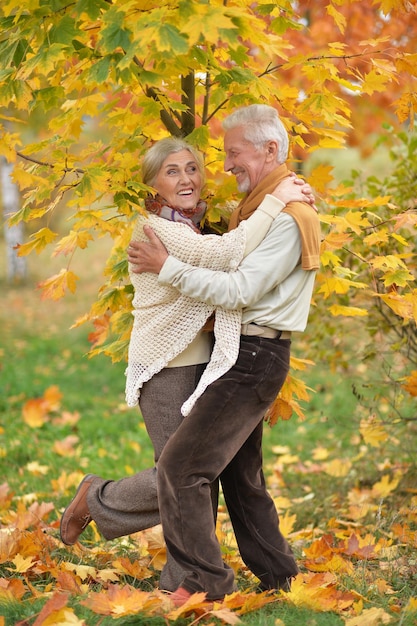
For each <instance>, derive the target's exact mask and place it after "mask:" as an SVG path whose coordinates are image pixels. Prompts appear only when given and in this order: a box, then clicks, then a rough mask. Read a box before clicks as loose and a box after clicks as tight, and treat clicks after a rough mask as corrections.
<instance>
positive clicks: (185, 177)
mask: <svg viewBox="0 0 417 626" xmlns="http://www.w3.org/2000/svg"><path fill="white" fill-rule="evenodd" d="M190 180H191V177H190V175H189V173H188V172H186V171H185V170H184V171H183V172H180V181H181V182H182V183H189V182H190Z"/></svg>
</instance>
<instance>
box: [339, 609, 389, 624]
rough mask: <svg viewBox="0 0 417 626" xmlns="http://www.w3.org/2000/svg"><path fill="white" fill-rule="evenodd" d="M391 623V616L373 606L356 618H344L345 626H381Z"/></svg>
mask: <svg viewBox="0 0 417 626" xmlns="http://www.w3.org/2000/svg"><path fill="white" fill-rule="evenodd" d="M391 622H392V618H391V615H389V614H388V613H387V612H386V611H384V609H381V608H377V607H376V606H374V607H372V608H371V609H365V610H364V611H363V612H362V613H361V614H360V615H357V616H356V617H348V618H346V619H345V626H381V624H389V623H391Z"/></svg>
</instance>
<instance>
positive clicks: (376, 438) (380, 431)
mask: <svg viewBox="0 0 417 626" xmlns="http://www.w3.org/2000/svg"><path fill="white" fill-rule="evenodd" d="M359 432H360V434H361V435H362V437H363V440H364V442H365V443H366V444H369V445H371V446H373V447H374V448H379V447H380V446H381V444H382V443H384V441H386V440H387V439H388V433H387V431H386V430H385V428H384V426H383V424H382V422H381V421H380V420H379V419H378V418H377V417H376V416H375V415H371V416H370V417H369V418H366V419H362V420H361V422H360V425H359Z"/></svg>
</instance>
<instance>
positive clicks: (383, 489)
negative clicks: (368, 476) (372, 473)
mask: <svg viewBox="0 0 417 626" xmlns="http://www.w3.org/2000/svg"><path fill="white" fill-rule="evenodd" d="M399 482H400V477H399V476H397V477H394V478H393V479H392V480H390V477H389V476H387V475H385V476H383V477H382V478H381V480H380V481H379V482H377V483H375V484H374V486H373V487H372V495H373V496H375V497H377V498H386V497H387V496H388V495H389V494H390V493H391V492H392V491H394V490H395V489H396V488H397V487H398V483H399Z"/></svg>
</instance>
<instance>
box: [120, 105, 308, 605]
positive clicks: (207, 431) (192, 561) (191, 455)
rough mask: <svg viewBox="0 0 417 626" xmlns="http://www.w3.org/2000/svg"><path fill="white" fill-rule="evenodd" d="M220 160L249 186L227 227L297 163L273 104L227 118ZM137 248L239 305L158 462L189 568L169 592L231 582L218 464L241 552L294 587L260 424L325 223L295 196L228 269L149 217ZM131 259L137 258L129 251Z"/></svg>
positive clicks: (169, 531)
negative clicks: (199, 258) (218, 364)
mask: <svg viewBox="0 0 417 626" xmlns="http://www.w3.org/2000/svg"><path fill="white" fill-rule="evenodd" d="M223 126H224V130H225V137H224V147H225V153H226V160H225V165H224V167H225V170H226V171H230V172H231V173H232V174H234V175H235V176H236V181H237V184H238V189H239V191H241V192H244V193H245V194H246V195H245V197H244V198H243V200H242V201H241V203H240V205H239V206H238V208H237V209H236V211H235V212H234V213H233V214H232V217H231V222H230V227H231V228H233V227H235V226H236V225H237V224H238V223H239V222H240V221H241V220H242V219H246V218H247V217H248V216H249V215H251V214H252V212H253V211H255V210H256V208H257V207H258V206H259V204H260V202H262V200H263V199H264V197H265V195H266V194H269V193H270V192H271V191H272V190H273V189H274V188H275V187H276V185H277V184H278V183H279V181H280V180H282V179H284V178H285V177H286V176H288V175H289V174H290V172H289V170H288V169H287V166H286V164H285V162H286V160H287V154H288V136H287V133H286V131H285V128H284V126H283V125H282V122H281V121H280V119H279V117H278V115H277V112H276V111H275V109H273V108H272V107H269V106H267V105H252V106H249V107H245V108H242V109H239V110H237V111H235V112H234V113H232V114H231V115H230V116H229V117H228V118H226V120H225V121H224V124H223ZM144 230H145V232H146V234H147V235H148V238H149V243H142V244H140V247H139V249H138V251H137V253H135V263H136V266H137V271H139V272H153V273H156V274H158V275H159V276H158V280H159V282H160V283H161V284H166V285H171V286H172V287H174V288H176V289H178V290H179V291H180V292H181V293H182V294H184V295H186V296H190V297H192V298H194V299H196V300H199V301H203V302H207V303H210V304H212V305H214V306H216V307H223V308H225V309H239V308H241V309H242V329H241V339H240V350H239V356H238V358H237V361H236V363H235V364H234V365H233V366H232V367H231V369H229V371H228V372H227V373H226V374H224V375H223V376H221V377H220V378H218V379H217V380H215V381H214V382H212V383H211V384H210V385H209V386H208V387H207V389H206V390H205V392H204V393H203V395H202V396H201V397H200V398H199V399H198V400H197V402H196V403H195V404H194V406H193V408H192V409H191V411H190V412H189V414H188V415H187V417H186V419H184V420H183V422H182V424H181V426H180V427H179V428H178V430H177V431H176V433H175V434H174V435H173V436H172V437H171V439H170V440H169V441H168V443H167V445H166V446H165V448H164V451H163V452H162V455H161V457H160V459H159V463H158V500H159V507H160V516H161V521H162V526H163V530H164V536H165V540H166V543H167V546H168V548H169V550H170V552H171V554H172V555H173V556H174V558H175V560H176V561H177V562H178V563H179V564H180V565H181V567H182V568H183V569H184V570H185V571H187V572H188V574H187V575H186V577H185V578H184V580H183V582H182V584H181V586H180V587H179V588H178V589H177V591H176V592H174V594H173V596H172V599H173V601H174V602H175V604H177V605H178V606H179V605H181V604H182V603H184V602H185V601H186V600H187V599H188V598H189V596H190V595H191V594H192V593H195V592H205V593H206V594H207V599H209V600H210V599H211V600H215V599H221V598H223V597H224V596H225V595H226V594H229V593H231V592H232V591H233V590H234V574H233V571H232V569H231V568H230V567H228V566H227V565H226V564H225V563H224V562H223V560H222V556H221V549H220V546H219V543H218V541H217V539H216V535H215V523H214V520H213V515H212V513H211V510H212V509H211V506H212V504H211V498H210V485H211V484H212V483H213V482H214V481H215V480H216V479H217V478H218V477H219V476H220V478H221V483H222V488H223V494H224V497H225V501H226V505H227V508H228V512H229V515H230V518H231V521H232V524H233V528H234V531H235V535H236V539H237V542H238V546H239V550H240V553H241V556H242V559H243V560H244V562H245V563H246V565H247V566H248V567H249V568H250V569H251V571H252V572H253V573H254V574H255V575H256V576H257V577H258V578H259V581H260V587H261V588H262V589H283V590H288V589H289V588H290V582H291V579H292V578H293V577H294V576H295V575H296V574H297V572H298V568H297V564H296V561H295V559H294V556H293V554H292V551H291V549H290V547H289V545H288V543H287V541H286V540H285V538H284V537H283V535H282V534H281V532H280V530H279V520H278V515H277V512H276V509H275V506H274V503H273V501H272V499H271V497H270V495H269V494H268V492H267V490H266V487H265V480H264V475H263V470H262V430H263V417H264V415H265V412H266V410H267V409H268V407H269V406H270V404H271V403H272V401H273V400H274V399H275V397H276V395H277V394H278V392H279V390H280V389H281V387H282V385H283V383H284V381H285V378H286V376H287V373H288V370H289V360H290V345H291V333H292V332H293V331H304V329H305V327H306V324H307V318H308V313H309V308H310V301H311V296H312V291H313V285H314V279H315V274H316V270H317V268H318V265H319V245H320V228H319V219H318V216H317V213H316V212H315V211H312V210H311V207H310V206H309V205H308V204H307V203H290V204H289V205H287V206H286V207H285V208H284V209H283V211H282V212H281V213H280V215H279V216H278V217H277V218H275V220H274V222H273V224H272V226H271V228H270V230H269V231H268V233H267V235H266V237H265V239H264V240H263V242H262V243H261V244H260V245H259V246H258V248H256V250H254V251H253V252H252V253H251V254H249V255H248V256H247V258H246V259H244V260H243V262H242V263H241V264H240V265H239V267H238V268H237V270H236V271H235V272H232V273H224V272H218V271H213V270H209V269H202V268H197V267H194V266H192V265H189V264H186V263H183V262H181V261H179V260H178V259H176V258H174V257H172V256H170V255H168V252H167V250H166V249H165V247H164V246H163V244H162V242H161V241H160V240H159V239H158V238H157V237H156V235H155V234H154V233H153V232H152V230H151V229H149V228H145V229H144ZM130 260H133V259H130Z"/></svg>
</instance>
